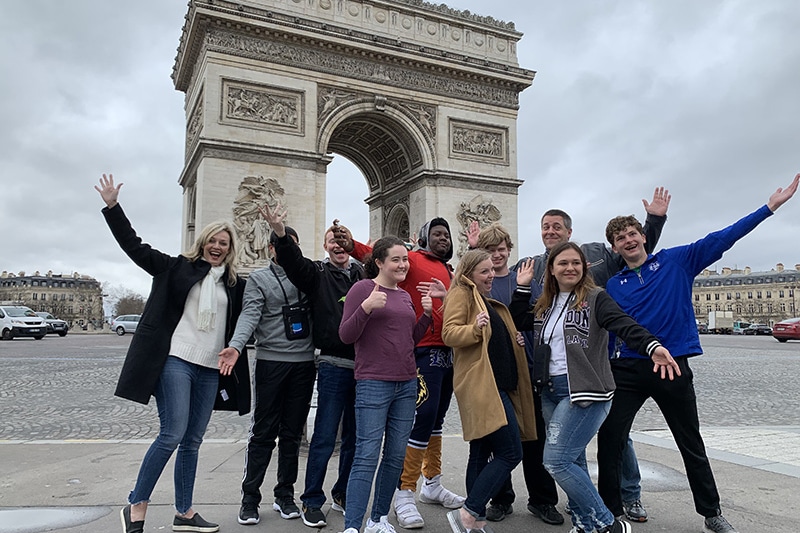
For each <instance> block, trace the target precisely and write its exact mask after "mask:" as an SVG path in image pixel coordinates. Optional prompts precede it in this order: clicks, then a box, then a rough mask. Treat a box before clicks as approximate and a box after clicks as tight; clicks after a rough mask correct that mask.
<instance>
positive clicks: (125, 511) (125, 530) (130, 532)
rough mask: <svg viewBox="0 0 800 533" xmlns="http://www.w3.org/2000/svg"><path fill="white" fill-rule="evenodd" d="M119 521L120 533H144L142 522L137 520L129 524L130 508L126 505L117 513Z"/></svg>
mask: <svg viewBox="0 0 800 533" xmlns="http://www.w3.org/2000/svg"><path fill="white" fill-rule="evenodd" d="M119 517H120V520H122V533H144V520H137V521H136V522H131V506H130V505H126V506H125V507H123V508H122V510H121V511H120V512H119Z"/></svg>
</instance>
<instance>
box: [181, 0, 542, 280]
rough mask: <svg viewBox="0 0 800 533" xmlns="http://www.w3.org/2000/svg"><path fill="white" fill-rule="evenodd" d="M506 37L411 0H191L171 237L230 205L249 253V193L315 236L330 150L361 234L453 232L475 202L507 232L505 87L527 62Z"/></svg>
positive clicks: (511, 96) (309, 238)
mask: <svg viewBox="0 0 800 533" xmlns="http://www.w3.org/2000/svg"><path fill="white" fill-rule="evenodd" d="M521 37H522V34H521V33H519V32H517V31H516V30H515V29H514V26H513V23H506V22H501V21H497V20H495V19H492V18H491V17H481V16H477V15H473V14H470V13H469V12H461V11H458V10H455V9H451V8H449V7H447V6H445V5H433V4H429V3H426V2H421V1H420V0H361V1H359V0H333V1H332V0H251V1H250V2H248V3H247V4H240V3H238V2H229V1H226V0H192V1H191V2H190V4H189V10H188V14H187V17H186V24H185V26H184V28H183V35H182V37H181V43H180V47H179V50H178V56H177V58H176V63H175V67H174V71H173V80H174V82H175V86H176V88H177V89H178V90H180V91H183V92H185V93H186V105H185V108H186V121H187V134H186V165H185V168H184V171H183V173H182V175H181V179H180V182H181V185H182V186H183V187H184V195H185V201H184V215H183V222H184V228H183V237H184V244H188V241H189V240H190V239H191V237H192V236H193V233H194V229H195V227H198V228H199V227H202V226H203V225H205V224H206V223H208V222H210V221H211V220H214V219H217V218H233V219H234V220H235V222H236V224H237V228H238V229H237V232H238V233H239V236H240V237H241V238H242V239H243V243H244V246H243V248H242V256H241V257H240V259H241V260H242V262H243V264H244V265H245V267H246V268H245V270H248V269H249V268H255V267H258V266H260V265H261V263H263V261H264V250H263V249H262V246H264V235H263V234H264V233H265V228H264V227H263V223H262V221H261V220H260V218H259V216H258V213H257V209H256V205H258V204H259V203H264V202H266V203H272V204H274V203H277V202H281V203H283V204H284V205H286V206H287V207H288V209H289V213H290V214H289V223H290V224H291V225H292V226H294V227H295V229H297V230H298V232H299V233H300V235H301V245H304V243H306V242H314V243H315V242H318V241H319V240H320V239H317V236H318V235H320V234H321V233H322V231H323V230H324V229H325V228H326V227H327V226H328V225H329V224H330V221H327V220H324V217H325V186H326V168H327V165H328V163H329V162H330V161H331V160H332V155H331V154H340V155H342V156H344V157H346V158H347V159H349V160H350V161H351V162H353V163H354V164H355V165H356V167H358V168H359V170H361V172H362V174H363V175H364V178H365V179H366V181H367V184H368V187H369V196H368V197H367V198H366V199H365V201H366V202H367V204H368V205H369V212H370V237H373V238H374V237H378V236H381V235H383V234H388V233H396V234H399V235H400V236H401V237H406V238H407V237H408V235H409V234H410V233H413V232H414V231H416V230H417V229H418V228H419V227H420V226H421V225H422V224H423V223H424V222H425V221H426V220H428V219H430V218H432V217H434V216H442V217H445V218H446V219H448V220H449V221H450V223H451V229H452V230H453V232H454V233H458V232H460V231H461V230H463V229H464V228H462V227H461V226H463V224H464V222H463V221H464V220H468V218H469V217H476V216H477V217H478V218H480V219H481V221H482V222H488V221H489V219H488V218H486V217H484V214H486V213H489V214H490V216H491V217H493V219H498V218H499V219H501V220H502V222H503V223H504V224H505V225H506V226H507V227H508V228H509V229H510V230H511V231H512V236H514V237H515V236H516V235H515V233H516V225H517V205H516V199H517V188H518V187H519V185H521V183H522V181H521V180H519V179H518V177H517V167H516V143H517V139H516V118H517V110H518V103H519V99H518V95H519V93H520V92H521V91H522V90H524V89H525V88H526V87H528V86H529V85H530V84H531V82H532V80H533V75H534V73H533V72H530V71H527V70H525V69H522V68H520V67H519V66H518V64H517V59H516V42H517V41H518V40H519V39H520V38H521ZM359 200H361V199H353V201H359ZM476 202H477V203H478V204H480V206H481V207H480V208H476ZM335 216H337V217H338V218H340V219H342V220H343V223H347V222H346V213H343V214H337V215H335ZM484 218H486V220H484ZM467 223H468V222H467ZM454 238H455V236H454ZM306 253H307V254H309V255H319V253H321V250H316V249H313V250H312V249H311V248H310V247H306Z"/></svg>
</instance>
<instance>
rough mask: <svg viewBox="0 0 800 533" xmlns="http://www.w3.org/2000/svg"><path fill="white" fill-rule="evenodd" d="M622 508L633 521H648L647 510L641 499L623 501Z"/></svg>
mask: <svg viewBox="0 0 800 533" xmlns="http://www.w3.org/2000/svg"><path fill="white" fill-rule="evenodd" d="M622 509H623V510H624V511H625V516H627V517H628V520H631V521H632V522H647V511H646V510H645V508H644V507H643V506H642V502H641V500H635V501H632V502H622Z"/></svg>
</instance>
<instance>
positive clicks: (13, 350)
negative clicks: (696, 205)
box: [0, 334, 800, 441]
mask: <svg viewBox="0 0 800 533" xmlns="http://www.w3.org/2000/svg"><path fill="white" fill-rule="evenodd" d="M131 338H132V337H131V336H130V335H126V336H124V337H118V336H116V335H113V334H94V335H93V334H70V335H67V336H66V337H63V338H62V337H58V336H53V335H49V336H47V337H45V338H44V339H43V340H40V341H36V340H33V339H15V340H13V341H0V440H43V441H50V440H69V439H81V440H83V439H90V440H96V439H103V440H104V439H109V440H128V439H152V438H154V437H155V435H156V434H157V431H158V425H157V424H158V417H157V415H156V411H155V402H151V405H148V406H144V405H139V404H136V403H133V402H130V401H126V400H121V399H119V398H116V397H114V395H113V393H114V386H115V383H116V379H117V375H118V373H119V369H120V368H121V366H122V361H123V358H124V356H125V351H126V349H127V347H128V345H129V344H130V340H131ZM702 341H703V347H704V349H705V352H706V354H705V355H704V356H703V357H698V358H695V359H693V361H692V367H693V370H694V372H695V386H696V388H697V395H698V402H699V411H700V418H701V422H702V425H703V427H704V428H708V429H710V428H714V427H747V426H800V387H797V386H796V383H795V377H796V376H798V375H800V342H788V343H785V344H779V343H778V342H776V341H775V340H774V339H772V337H766V336H763V337H750V336H748V337H743V336H714V335H705V336H703V337H702ZM453 405H454V406H455V401H454V402H453ZM248 423H249V418H248V417H239V416H236V415H234V414H232V413H215V414H214V416H213V417H212V418H211V423H210V425H209V428H208V432H207V434H206V439H244V438H246V436H247V426H248ZM663 429H666V425H665V424H664V421H663V418H662V417H661V415H660V413H659V412H658V408H657V407H656V406H655V404H653V403H652V402H648V403H647V404H645V407H644V409H643V410H642V411H641V412H640V414H639V416H638V417H637V419H636V423H635V425H634V430H635V431H638V432H643V431H655V430H663ZM445 433H446V434H460V424H459V420H458V416H457V415H456V414H455V412H451V414H450V415H449V416H448V422H447V424H446V427H445Z"/></svg>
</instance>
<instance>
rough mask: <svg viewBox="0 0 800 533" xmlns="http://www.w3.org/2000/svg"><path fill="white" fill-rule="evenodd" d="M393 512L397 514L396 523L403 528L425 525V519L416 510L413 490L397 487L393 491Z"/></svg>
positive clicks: (415, 527)
mask: <svg viewBox="0 0 800 533" xmlns="http://www.w3.org/2000/svg"><path fill="white" fill-rule="evenodd" d="M394 512H395V514H396V515H397V523H398V524H400V527H402V528H403V529H419V528H421V527H425V520H423V519H422V515H421V514H419V510H417V502H416V501H415V500H414V491H411V490H400V489H397V490H396V491H395V492H394Z"/></svg>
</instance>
